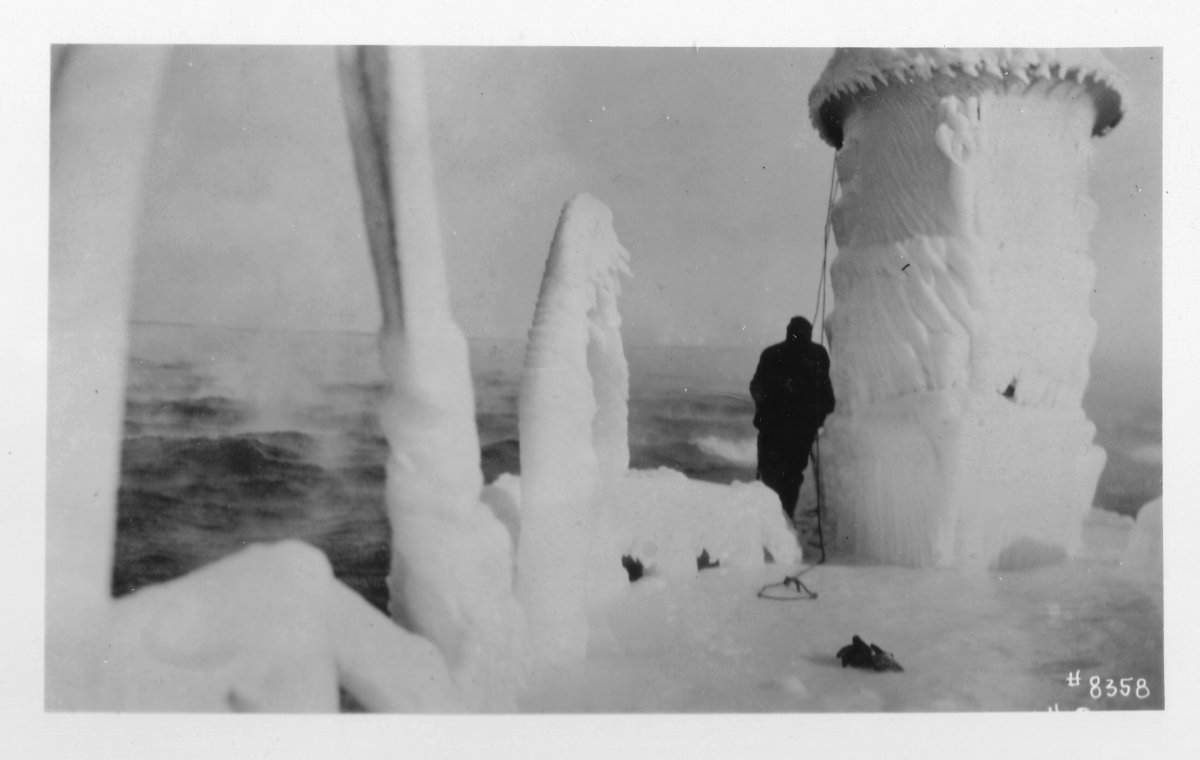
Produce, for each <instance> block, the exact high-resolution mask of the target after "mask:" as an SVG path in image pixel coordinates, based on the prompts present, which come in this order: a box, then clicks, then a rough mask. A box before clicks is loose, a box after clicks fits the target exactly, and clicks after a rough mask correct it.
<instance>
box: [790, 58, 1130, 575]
mask: <svg viewBox="0 0 1200 760" xmlns="http://www.w3.org/2000/svg"><path fill="white" fill-rule="evenodd" d="M1114 82H1116V76H1115V74H1113V73H1112V71H1111V68H1110V67H1108V66H1107V64H1106V63H1105V62H1104V59H1103V57H1101V56H1099V55H1098V54H1092V53H1084V52H1077V51H1069V53H1068V54H1067V58H1065V59H1062V60H1060V59H1058V58H1055V57H1054V55H1053V51H1014V50H994V51H920V50H918V51H897V50H885V51H873V50H852V51H839V52H838V53H837V54H835V56H834V58H833V60H832V61H831V62H830V64H829V66H828V67H827V69H826V72H825V74H824V75H823V76H822V78H821V80H820V82H819V83H818V84H817V86H816V87H815V88H814V89H813V93H812V96H811V99H810V104H811V106H812V114H813V118H814V122H815V123H816V124H817V126H818V128H819V129H820V130H821V132H822V135H823V136H824V137H825V138H826V139H827V140H828V141H830V142H831V143H833V144H835V145H837V146H839V147H840V149H839V151H838V153H837V157H836V165H837V175H838V180H839V187H838V190H839V193H838V196H837V198H836V201H835V205H834V209H833V215H832V222H833V228H834V233H835V235H836V239H837V243H838V256H837V258H836V259H835V260H834V262H833V265H832V267H831V280H832V284H833V290H834V296H835V308H834V310H833V312H832V314H831V315H830V317H829V322H828V325H827V327H828V331H829V335H830V345H831V355H832V361H833V382H834V388H835V391H836V394H837V399H838V407H837V411H836V412H835V413H834V414H833V415H832V416H831V417H830V418H829V420H827V422H826V426H825V433H824V438H823V447H824V448H825V450H826V452H827V453H828V454H829V455H828V456H827V457H826V461H827V462H828V463H829V466H827V467H826V468H825V475H826V479H827V494H828V496H829V501H830V504H831V506H832V508H833V509H834V510H835V511H836V513H837V520H838V526H839V529H838V532H839V535H840V537H841V541H842V543H843V545H845V544H849V545H850V546H852V547H853V549H854V550H855V551H857V552H859V553H861V554H864V555H867V556H870V557H874V558H877V559H882V560H886V561H894V562H902V563H905V564H913V565H931V564H939V565H994V566H1010V565H1013V564H1016V565H1022V564H1028V563H1029V562H1032V561H1044V560H1045V559H1048V558H1052V557H1055V556H1061V555H1062V554H1064V553H1069V552H1071V551H1073V549H1074V548H1075V546H1076V544H1077V541H1078V535H1079V530H1080V524H1081V520H1082V517H1083V515H1084V514H1085V513H1086V511H1087V509H1088V507H1089V506H1090V504H1091V499H1092V496H1093V493H1094V491H1095V486H1096V480H1097V478H1098V477H1099V472H1100V469H1101V468H1102V466H1103V464H1104V453H1103V451H1102V450H1100V449H1099V448H1097V447H1095V446H1093V445H1092V440H1093V437H1094V434H1095V429H1094V426H1093V425H1092V424H1091V422H1089V421H1088V420H1087V418H1086V417H1085V416H1084V414H1083V410H1082V407H1081V402H1082V397H1083V393H1084V390H1085V389H1086V387H1087V381H1088V361H1089V356H1090V353H1091V349H1092V346H1093V344H1094V342H1095V331H1096V327H1095V322H1094V321H1093V319H1092V317H1091V315H1090V313H1089V304H1088V298H1089V296H1090V293H1091V287H1092V283H1093V280H1094V276H1095V270H1094V265H1093V263H1092V260H1091V258H1090V257H1089V255H1088V250H1087V240H1088V234H1089V232H1090V230H1091V228H1092V226H1093V224H1094V222H1095V217H1096V208H1095V204H1094V202H1093V201H1092V200H1091V198H1090V197H1089V195H1088V189H1087V180H1088V171H1089V167H1090V163H1091V160H1092V141H1091V137H1092V135H1093V134H1099V133H1102V132H1103V131H1105V130H1106V129H1107V128H1109V127H1111V126H1112V125H1114V124H1115V123H1116V121H1118V120H1119V118H1120V102H1121V98H1120V90H1119V89H1117V88H1116V85H1115V84H1114Z"/></svg>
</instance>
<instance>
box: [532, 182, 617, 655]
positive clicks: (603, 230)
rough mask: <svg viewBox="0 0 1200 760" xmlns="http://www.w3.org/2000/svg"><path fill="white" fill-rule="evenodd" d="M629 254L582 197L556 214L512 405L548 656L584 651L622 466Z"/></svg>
mask: <svg viewBox="0 0 1200 760" xmlns="http://www.w3.org/2000/svg"><path fill="white" fill-rule="evenodd" d="M628 262H629V253H628V251H626V250H625V249H624V247H622V246H621V243H620V241H619V240H617V235H616V232H615V231H614V230H613V223H612V212H610V211H609V210H608V208H607V207H606V206H605V205H604V204H603V203H601V202H600V201H598V200H596V199H595V198H593V197H591V196H589V195H579V196H576V197H575V198H573V199H572V200H571V201H569V202H568V203H567V204H566V206H565V207H564V208H563V211H562V215H561V216H560V217H559V221H558V228H557V229H556V230H555V233H554V241H553V243H551V246H550V255H549V258H548V259H547V261H546V271H545V274H544V275H543V278H542V286H541V291H540V293H539V294H538V301H537V307H536V309H535V311H534V317H533V327H532V328H531V329H530V331H529V342H528V345H527V348H526V354H525V368H524V371H523V373H522V377H521V396H520V404H519V414H520V423H519V425H520V436H521V473H522V500H521V531H520V543H519V545H518V550H517V589H518V594H519V596H520V599H521V601H522V603H523V605H524V607H525V611H526V614H527V615H528V619H529V627H530V635H531V636H532V639H533V644H534V647H535V649H536V650H537V651H538V653H539V657H540V658H541V659H543V660H544V661H546V662H550V663H554V662H565V661H570V660H572V659H579V658H582V657H583V655H584V653H585V652H586V651H587V600H586V598H585V594H584V589H585V588H586V586H587V555H588V545H589V541H590V536H591V534H592V530H591V527H590V523H591V519H592V514H593V512H594V510H595V508H596V503H597V499H598V498H599V496H600V494H601V492H603V491H605V490H606V487H605V486H606V483H607V482H611V481H612V480H613V479H614V478H617V477H620V476H622V475H623V474H624V472H625V470H626V469H627V468H628V467H629V444H628V431H627V420H628V407H627V398H628V392H629V368H628V365H627V364H626V362H625V352H624V348H623V346H622V343H621V330H620V328H621V318H620V315H619V313H618V312H617V296H618V295H619V293H620V276H621V275H622V274H628V272H629V269H628Z"/></svg>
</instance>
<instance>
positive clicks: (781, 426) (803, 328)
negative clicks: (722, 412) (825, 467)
mask: <svg viewBox="0 0 1200 760" xmlns="http://www.w3.org/2000/svg"><path fill="white" fill-rule="evenodd" d="M750 395H751V396H752V397H753V398H754V427H756V428H758V479H759V480H761V481H762V482H763V483H765V484H766V485H767V486H769V487H770V488H771V489H772V490H774V491H775V492H776V493H777V494H779V501H780V502H781V503H782V504H783V511H784V512H786V513H787V516H788V519H792V516H793V513H794V512H795V511H796V499H797V498H798V497H799V495H800V484H801V483H803V482H804V467H805V465H807V464H808V456H809V452H810V451H811V450H812V445H813V440H814V439H815V438H816V435H817V430H819V429H820V427H821V424H822V423H823V422H824V421H825V417H826V416H827V415H828V414H829V413H830V412H832V411H833V403H834V402H833V384H832V383H831V382H830V381H829V354H828V353H827V352H826V351H825V349H824V348H823V347H822V346H819V345H817V344H815V343H813V342H812V323H811V322H809V321H808V320H807V319H805V318H804V317H793V318H792V321H791V322H789V323H788V328H787V340H785V341H784V342H783V343H776V344H775V345H773V346H770V347H768V348H767V349H766V350H765V351H763V352H762V356H761V357H760V358H759V360H758V369H757V370H756V371H755V373H754V379H753V380H751V381H750Z"/></svg>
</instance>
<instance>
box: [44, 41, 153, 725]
mask: <svg viewBox="0 0 1200 760" xmlns="http://www.w3.org/2000/svg"><path fill="white" fill-rule="evenodd" d="M165 60H166V51H165V49H163V48H158V47H149V46H122V47H79V48H69V49H68V48H61V47H60V48H56V49H55V54H54V68H53V79H54V87H53V92H52V94H51V98H52V110H51V120H50V291H49V298H50V309H49V320H50V322H49V328H50V329H49V336H50V342H49V375H48V379H47V396H48V398H47V438H48V441H47V443H48V452H49V453H48V456H47V461H46V512H47V519H46V704H47V706H48V707H50V708H52V709H61V708H74V707H94V706H95V704H96V702H95V700H96V698H97V696H96V689H97V688H98V685H99V678H100V675H99V671H98V670H97V668H98V666H99V653H101V652H102V651H103V647H104V641H105V639H106V637H107V628H106V626H107V615H108V611H109V608H110V607H111V596H110V592H109V588H110V584H111V582H112V556H113V540H114V534H115V532H116V499H117V479H118V474H119V464H120V462H119V460H120V452H121V420H122V418H123V415H124V408H125V404H124V402H125V362H126V357H127V354H126V348H127V343H128V339H127V333H126V331H127V324H128V319H129V302H130V279H131V276H132V273H133V259H134V253H135V251H136V250H137V229H138V221H139V219H140V215H141V211H142V176H143V169H144V167H145V162H146V156H147V153H148V152H149V148H150V145H151V139H150V138H151V134H152V131H151V130H152V128H153V126H154V116H155V112H156V106H157V103H158V93H159V83H160V82H161V80H162V71H163V68H164V63H165Z"/></svg>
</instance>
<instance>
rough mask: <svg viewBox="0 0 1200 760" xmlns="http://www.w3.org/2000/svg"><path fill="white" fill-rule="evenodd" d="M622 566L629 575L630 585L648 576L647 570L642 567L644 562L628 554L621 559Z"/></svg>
mask: <svg viewBox="0 0 1200 760" xmlns="http://www.w3.org/2000/svg"><path fill="white" fill-rule="evenodd" d="M621 565H622V566H623V567H624V568H625V572H627V573H629V582H630V583H633V582H634V581H636V580H637V579H638V578H641V577H642V576H643V575H645V574H646V568H645V567H644V566H643V565H642V561H641V560H639V559H637V558H636V557H631V556H630V555H628V554H626V555H624V556H622V557H621Z"/></svg>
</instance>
